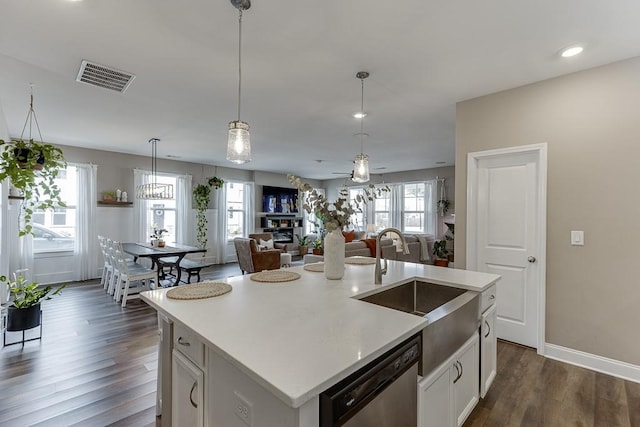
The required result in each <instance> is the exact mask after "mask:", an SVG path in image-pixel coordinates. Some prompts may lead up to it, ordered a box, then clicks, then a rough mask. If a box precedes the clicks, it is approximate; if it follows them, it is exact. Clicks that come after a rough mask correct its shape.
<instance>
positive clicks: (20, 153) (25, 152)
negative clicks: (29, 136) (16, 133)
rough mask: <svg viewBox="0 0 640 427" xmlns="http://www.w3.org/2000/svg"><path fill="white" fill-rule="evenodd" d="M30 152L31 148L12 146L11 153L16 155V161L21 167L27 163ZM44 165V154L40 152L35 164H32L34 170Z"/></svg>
mask: <svg viewBox="0 0 640 427" xmlns="http://www.w3.org/2000/svg"><path fill="white" fill-rule="evenodd" d="M30 154H31V150H30V149H28V148H14V149H13V155H14V156H16V161H17V162H18V165H20V167H21V168H23V169H24V167H25V166H26V165H27V160H28V159H29V155H30ZM43 167H44V155H43V154H42V153H40V155H39V156H38V159H37V160H36V164H35V165H33V169H34V170H38V171H39V170H42V168H43Z"/></svg>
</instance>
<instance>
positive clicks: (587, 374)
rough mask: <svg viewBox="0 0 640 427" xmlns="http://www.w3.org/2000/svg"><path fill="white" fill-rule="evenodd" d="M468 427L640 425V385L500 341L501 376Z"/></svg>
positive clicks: (498, 376)
mask: <svg viewBox="0 0 640 427" xmlns="http://www.w3.org/2000/svg"><path fill="white" fill-rule="evenodd" d="M464 426H465V427H481V426H482V427H493V426H496V427H497V426H500V427H503V426H544V427H555V426H558V427H565V426H576V427H587V426H596V427H618V426H619V427H640V384H637V383H633V382H630V381H624V380H621V379H619V378H615V377H612V376H609V375H605V374H600V373H598V372H594V371H590V370H588V369H584V368H580V367H578V366H574V365H569V364H566V363H562V362H558V361H556V360H552V359H547V358H544V357H542V356H539V355H538V354H536V352H535V351H534V350H532V349H530V348H527V347H521V346H518V345H515V344H511V343H508V342H502V341H498V374H497V376H496V379H495V381H494V383H493V386H492V387H491V389H490V390H489V393H488V394H487V396H486V398H485V399H482V400H480V403H478V405H477V406H476V408H475V410H474V411H473V412H472V413H471V415H470V416H469V418H468V419H467V421H466V422H465V424H464Z"/></svg>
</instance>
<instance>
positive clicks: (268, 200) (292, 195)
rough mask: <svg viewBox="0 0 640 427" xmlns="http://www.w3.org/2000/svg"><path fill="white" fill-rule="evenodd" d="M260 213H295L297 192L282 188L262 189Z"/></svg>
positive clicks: (267, 187) (293, 189)
mask: <svg viewBox="0 0 640 427" xmlns="http://www.w3.org/2000/svg"><path fill="white" fill-rule="evenodd" d="M262 212H267V213H297V212H298V190H296V189H295V188H284V187H269V186H267V185H265V186H264V187H262Z"/></svg>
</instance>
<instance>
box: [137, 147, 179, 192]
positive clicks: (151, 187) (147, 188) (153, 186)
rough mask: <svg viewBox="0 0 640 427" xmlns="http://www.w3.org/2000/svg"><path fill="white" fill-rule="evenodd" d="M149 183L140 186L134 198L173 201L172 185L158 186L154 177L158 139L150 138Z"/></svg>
mask: <svg viewBox="0 0 640 427" xmlns="http://www.w3.org/2000/svg"><path fill="white" fill-rule="evenodd" d="M149 142H150V143H151V182H150V183H148V184H140V185H138V187H137V188H136V197H137V198H138V199H141V200H173V185H171V184H158V177H157V176H156V165H157V162H158V159H157V150H158V147H157V145H158V142H160V140H159V139H158V138H151V139H150V140H149Z"/></svg>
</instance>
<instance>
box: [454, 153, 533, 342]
mask: <svg viewBox="0 0 640 427" xmlns="http://www.w3.org/2000/svg"><path fill="white" fill-rule="evenodd" d="M467 166H468V175H467V188H468V192H467V203H468V209H467V224H468V229H467V268H468V269H469V270H477V271H484V272H487V273H494V274H499V275H501V276H502V278H501V279H500V280H499V281H498V284H497V321H496V336H497V337H498V338H502V339H505V340H508V341H513V342H516V343H519V344H523V345H526V346H530V347H534V348H537V349H538V351H539V352H541V351H542V349H543V345H544V279H545V276H544V266H545V246H546V243H545V239H546V235H545V233H546V144H538V145H534V146H523V147H514V148H509V149H501V150H490V151H485V152H478V153H469V155H468V165H467Z"/></svg>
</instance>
